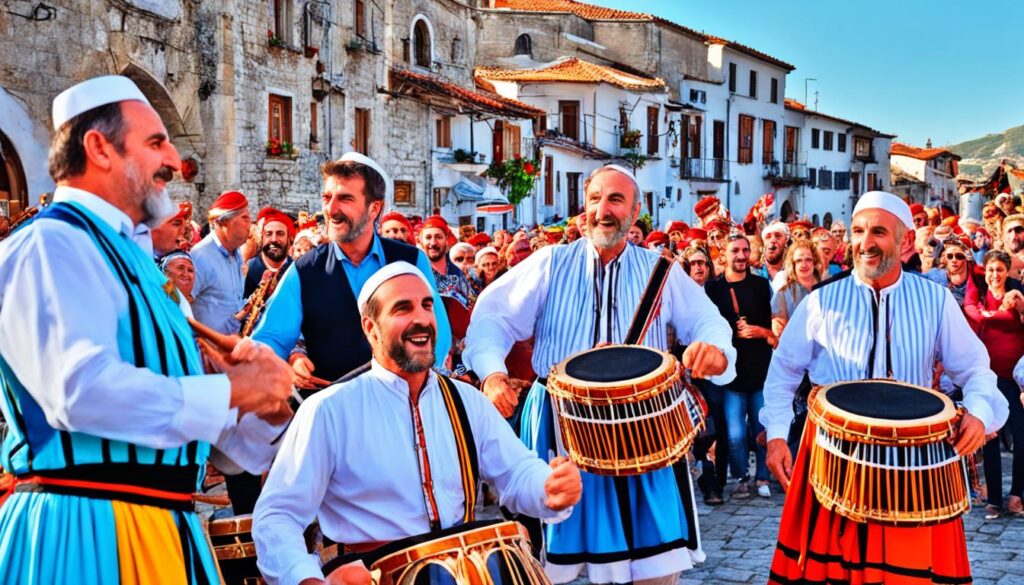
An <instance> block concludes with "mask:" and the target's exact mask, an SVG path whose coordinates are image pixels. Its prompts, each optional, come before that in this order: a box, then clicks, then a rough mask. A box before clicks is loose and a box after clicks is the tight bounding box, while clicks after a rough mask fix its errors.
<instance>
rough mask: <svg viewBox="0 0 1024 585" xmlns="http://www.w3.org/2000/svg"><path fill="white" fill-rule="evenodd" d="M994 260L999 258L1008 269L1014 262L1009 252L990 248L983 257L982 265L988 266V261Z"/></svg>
mask: <svg viewBox="0 0 1024 585" xmlns="http://www.w3.org/2000/svg"><path fill="white" fill-rule="evenodd" d="M992 260H998V261H999V262H1002V263H1003V265H1004V266H1006V269H1007V270H1009V269H1010V265H1011V264H1012V261H1011V260H1010V255H1009V254H1007V253H1006V252H1003V251H1002V250H989V251H988V252H986V253H985V257H984V258H983V259H982V263H981V265H982V266H988V263H989V262H991V261H992Z"/></svg>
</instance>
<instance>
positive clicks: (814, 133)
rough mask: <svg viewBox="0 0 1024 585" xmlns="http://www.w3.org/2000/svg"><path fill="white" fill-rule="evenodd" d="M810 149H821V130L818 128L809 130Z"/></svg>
mask: <svg viewBox="0 0 1024 585" xmlns="http://www.w3.org/2000/svg"><path fill="white" fill-rule="evenodd" d="M811 148H813V149H815V150H818V149H820V148H821V130H819V129H818V128H811Z"/></svg>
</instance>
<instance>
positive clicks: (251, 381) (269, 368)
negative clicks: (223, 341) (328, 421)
mask: <svg viewBox="0 0 1024 585" xmlns="http://www.w3.org/2000/svg"><path fill="white" fill-rule="evenodd" d="M207 357H208V358H209V360H210V362H211V363H213V365H214V366H215V367H216V368H217V369H218V370H220V371H221V372H224V373H225V374H227V376H228V380H229V381H230V382H231V402H230V404H231V407H232V408H238V413H239V415H242V414H246V413H249V412H251V413H254V414H256V415H257V416H259V417H260V418H263V419H266V420H267V421H268V422H271V423H272V424H280V423H281V422H284V421H285V420H288V417H289V416H291V409H290V408H289V407H288V403H287V400H288V397H290V396H291V394H292V378H291V368H289V367H288V364H287V363H285V361H284V360H283V359H281V358H279V357H277V354H275V353H274V351H273V350H272V349H270V348H269V347H267V346H266V345H263V344H261V343H255V342H253V341H252V340H251V339H248V338H246V339H242V340H240V341H239V342H238V343H237V344H236V345H235V348H234V350H233V351H232V352H231V355H230V356H223V355H220V354H219V353H217V352H210V354H209V355H208V356H207Z"/></svg>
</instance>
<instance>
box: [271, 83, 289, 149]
mask: <svg viewBox="0 0 1024 585" xmlns="http://www.w3.org/2000/svg"><path fill="white" fill-rule="evenodd" d="M268 122H269V123H268V124H267V139H268V140H277V141H278V142H289V143H290V142H291V141H292V98H290V97H285V96H282V95H274V94H270V111H269V116H268Z"/></svg>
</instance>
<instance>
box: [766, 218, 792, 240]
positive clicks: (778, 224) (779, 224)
mask: <svg viewBox="0 0 1024 585" xmlns="http://www.w3.org/2000/svg"><path fill="white" fill-rule="evenodd" d="M773 232H779V233H780V234H783V235H785V236H786V237H787V238H788V237H789V226H788V225H786V222H783V221H773V222H772V223H770V224H768V225H766V226H764V229H763V230H761V238H764V237H765V236H767V235H768V234H770V233H773Z"/></svg>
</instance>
